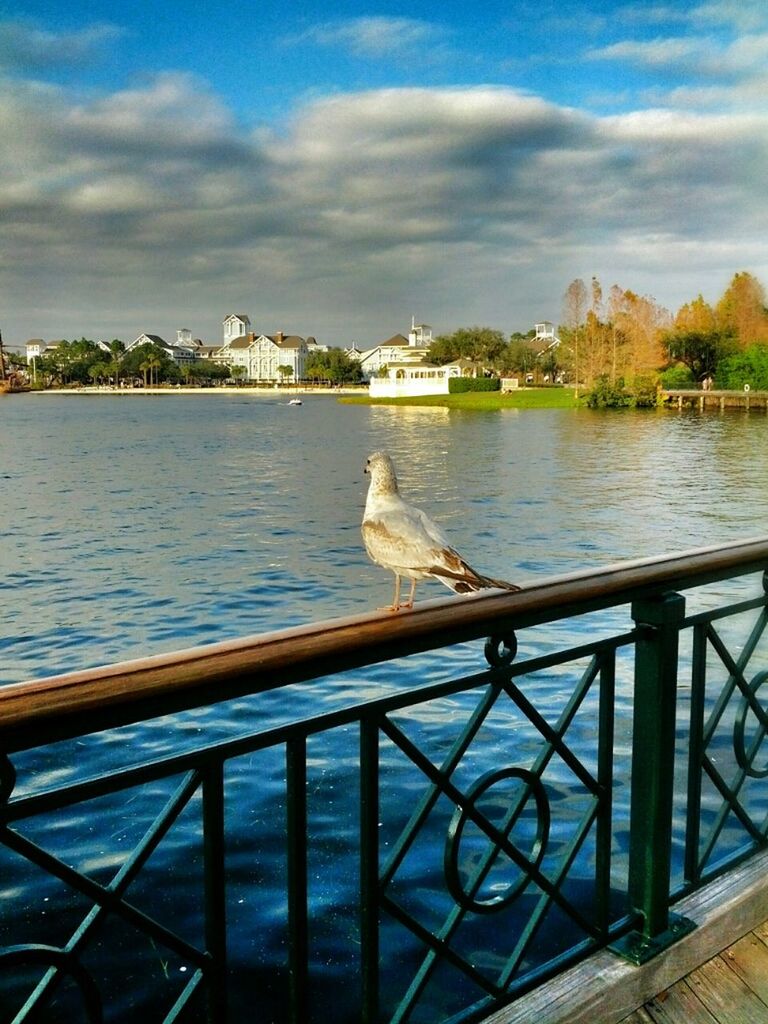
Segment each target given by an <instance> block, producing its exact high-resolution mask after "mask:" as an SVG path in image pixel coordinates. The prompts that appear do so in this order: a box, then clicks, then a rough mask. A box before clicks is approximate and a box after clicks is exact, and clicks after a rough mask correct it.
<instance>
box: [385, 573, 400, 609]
mask: <svg viewBox="0 0 768 1024" xmlns="http://www.w3.org/2000/svg"><path fill="white" fill-rule="evenodd" d="M399 610H400V577H399V575H398V574H397V573H395V596H394V598H393V600H392V604H388V605H386V607H384V608H382V609H381V611H383V612H396V611H399Z"/></svg>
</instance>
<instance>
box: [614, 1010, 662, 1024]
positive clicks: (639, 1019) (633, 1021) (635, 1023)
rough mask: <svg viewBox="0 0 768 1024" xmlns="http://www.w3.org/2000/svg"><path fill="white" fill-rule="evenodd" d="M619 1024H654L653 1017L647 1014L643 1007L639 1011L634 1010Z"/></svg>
mask: <svg viewBox="0 0 768 1024" xmlns="http://www.w3.org/2000/svg"><path fill="white" fill-rule="evenodd" d="M621 1024H655V1021H654V1019H653V1017H652V1016H651V1015H650V1013H648V1011H647V1010H646V1009H645V1007H644V1006H641V1007H640V1009H638V1010H635V1012H634V1013H630V1015H629V1016H628V1017H626V1018H625V1019H624V1020H623V1021H622V1022H621Z"/></svg>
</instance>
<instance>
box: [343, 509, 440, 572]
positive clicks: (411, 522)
mask: <svg viewBox="0 0 768 1024" xmlns="http://www.w3.org/2000/svg"><path fill="white" fill-rule="evenodd" d="M363 540H364V541H365V546H366V548H367V550H368V554H369V555H370V556H371V558H372V559H373V561H374V562H378V563H379V565H384V566H387V567H388V568H393V569H394V568H398V567H399V568H403V569H422V567H428V566H430V565H431V564H432V563H433V562H434V561H435V559H436V558H437V556H438V553H439V552H440V550H441V549H442V548H447V547H448V542H447V540H446V539H445V536H444V535H443V534H442V532H441V531H440V529H439V528H438V527H437V526H436V525H435V524H434V523H433V522H432V521H431V520H430V519H429V517H428V516H425V515H424V513H423V512H421V511H420V510H419V509H417V508H413V506H411V505H406V504H405V503H404V502H403V503H402V504H400V505H397V506H395V507H390V508H387V509H382V510H381V511H378V512H373V513H372V514H370V515H367V516H366V517H365V519H364V520H363ZM424 571H425V572H429V569H428V568H426V569H424Z"/></svg>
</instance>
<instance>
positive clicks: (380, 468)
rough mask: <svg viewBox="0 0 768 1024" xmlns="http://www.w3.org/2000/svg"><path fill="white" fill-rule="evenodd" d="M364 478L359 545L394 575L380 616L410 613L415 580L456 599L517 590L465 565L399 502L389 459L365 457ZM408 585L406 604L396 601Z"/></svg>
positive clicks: (436, 531)
mask: <svg viewBox="0 0 768 1024" xmlns="http://www.w3.org/2000/svg"><path fill="white" fill-rule="evenodd" d="M365 472H366V473H368V474H370V477H371V482H370V485H369V487H368V497H367V499H366V502H365V512H364V514H363V525H362V531H363V541H364V542H365V550H366V551H367V552H368V556H369V558H370V559H371V561H373V562H375V563H376V564H377V565H380V566H381V567H382V568H384V569H390V570H391V571H392V572H393V573H394V574H395V596H394V600H393V601H392V604H391V605H388V606H387V608H385V609H383V610H384V611H392V612H396V611H399V610H400V609H401V608H413V595H414V592H415V590H416V582H417V580H423V579H427V578H429V577H432V578H434V579H436V580H440V582H441V583H444V584H445V586H446V587H450V589H451V590H453V591H454V592H455V593H457V594H469V593H473V592H474V591H476V590H483V589H485V588H487V587H497V588H499V589H500V590H519V589H520V587H518V586H516V585H515V584H514V583H506V582H505V581H504V580H494V579H491V578H490V577H488V576H481V575H480V573H478V572H475V570H474V569H473V568H472V567H471V566H469V565H467V563H466V562H465V561H464V559H463V558H462V557H461V555H459V554H458V552H456V551H454V549H453V548H452V547H451V546H450V544H449V543H448V540H447V538H446V536H445V534H444V533H443V531H442V530H441V529H440V527H439V526H437V525H436V524H435V523H433V522H432V520H431V519H430V518H429V516H427V515H425V514H424V512H422V511H421V509H418V508H414V507H413V505H409V504H408V503H407V502H405V501H403V499H402V498H401V497H400V492H399V490H398V488H397V477H396V476H395V467H394V465H393V464H392V459H391V458H390V457H389V455H387V454H386V452H374V453H373V454H372V455H370V456H369V458H368V461H367V463H366V466H365ZM403 577H406V578H407V579H410V581H411V592H410V594H409V595H408V600H407V601H402V602H401V601H400V581H401V579H402V578H403Z"/></svg>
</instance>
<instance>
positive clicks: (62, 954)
mask: <svg viewBox="0 0 768 1024" xmlns="http://www.w3.org/2000/svg"><path fill="white" fill-rule="evenodd" d="M22 965H25V966H29V967H55V968H56V969H57V970H60V971H62V972H63V973H64V974H66V975H67V976H68V977H70V978H72V980H73V981H74V982H75V983H76V984H77V987H78V989H79V990H80V994H81V996H82V997H83V1005H84V1007H85V1010H86V1013H87V1015H88V1020H89V1021H90V1024H103V1021H104V1014H103V1012H102V1009H101V997H100V996H99V990H98V989H97V988H96V982H95V981H94V980H93V978H92V977H91V976H90V974H89V973H88V971H86V969H85V968H84V967H83V965H82V964H81V963H79V962H78V961H77V960H76V959H75V957H74V956H73V955H72V954H71V953H68V952H67V951H66V950H64V949H59V948H58V947H57V946H45V945H42V944H39V943H30V944H29V945H25V946H9V947H8V948H7V949H0V970H2V968H4V967H19V966H22Z"/></svg>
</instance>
